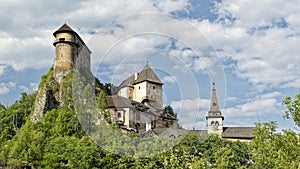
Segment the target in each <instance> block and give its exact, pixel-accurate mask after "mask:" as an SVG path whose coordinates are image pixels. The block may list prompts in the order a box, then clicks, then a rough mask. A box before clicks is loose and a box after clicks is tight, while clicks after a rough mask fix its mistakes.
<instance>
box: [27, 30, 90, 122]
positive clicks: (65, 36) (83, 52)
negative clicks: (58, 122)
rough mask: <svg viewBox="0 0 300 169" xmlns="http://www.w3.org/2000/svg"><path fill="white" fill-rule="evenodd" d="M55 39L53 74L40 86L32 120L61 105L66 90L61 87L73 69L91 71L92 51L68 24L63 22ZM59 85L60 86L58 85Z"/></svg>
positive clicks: (55, 33)
mask: <svg viewBox="0 0 300 169" xmlns="http://www.w3.org/2000/svg"><path fill="white" fill-rule="evenodd" d="M53 36H54V37H55V41H54V43H53V45H54V46H55V58H54V65H53V74H51V75H50V76H51V78H52V77H53V79H54V80H55V81H56V82H53V81H52V80H51V78H49V77H48V79H47V80H46V82H45V83H44V84H43V85H41V86H39V89H38V96H37V99H36V102H35V107H34V113H33V115H32V116H31V118H30V120H31V121H38V120H40V118H41V117H42V115H43V114H44V113H46V112H47V111H48V110H52V109H54V108H56V107H58V106H59V104H60V103H61V102H62V95H63V93H64V92H65V91H62V89H61V88H60V87H61V86H60V85H61V83H62V79H63V77H64V76H65V75H67V74H68V73H70V72H71V71H72V70H74V69H77V70H83V69H84V70H87V71H90V60H91V59H90V55H91V51H90V50H89V48H88V47H87V46H86V45H85V43H84V41H83V40H82V39H81V38H80V36H79V35H78V34H77V33H76V32H75V31H73V30H72V29H71V28H70V27H69V26H68V25H67V24H63V25H62V26H61V27H60V28H59V29H58V30H57V31H55V32H54V33H53ZM57 85H58V86H57Z"/></svg>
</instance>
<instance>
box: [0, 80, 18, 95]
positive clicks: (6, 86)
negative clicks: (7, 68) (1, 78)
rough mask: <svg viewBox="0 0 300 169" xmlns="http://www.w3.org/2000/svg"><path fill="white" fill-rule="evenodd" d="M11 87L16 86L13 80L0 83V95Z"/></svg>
mask: <svg viewBox="0 0 300 169" xmlns="http://www.w3.org/2000/svg"><path fill="white" fill-rule="evenodd" d="M13 87H16V83H14V82H7V83H0V95H3V94H6V93H8V92H9V91H10V88H13Z"/></svg>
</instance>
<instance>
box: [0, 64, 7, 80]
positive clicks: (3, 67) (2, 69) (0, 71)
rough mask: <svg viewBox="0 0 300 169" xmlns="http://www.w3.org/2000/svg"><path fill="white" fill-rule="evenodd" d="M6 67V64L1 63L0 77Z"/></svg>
mask: <svg viewBox="0 0 300 169" xmlns="http://www.w3.org/2000/svg"><path fill="white" fill-rule="evenodd" d="M5 68H6V66H5V65H1V64H0V77H1V75H2V74H3V73H4V70H5Z"/></svg>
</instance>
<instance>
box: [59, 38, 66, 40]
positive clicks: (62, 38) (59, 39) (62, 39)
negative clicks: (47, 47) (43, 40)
mask: <svg viewBox="0 0 300 169" xmlns="http://www.w3.org/2000/svg"><path fill="white" fill-rule="evenodd" d="M58 40H59V41H65V40H66V39H65V38H59V39H58Z"/></svg>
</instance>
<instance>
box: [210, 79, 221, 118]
mask: <svg viewBox="0 0 300 169" xmlns="http://www.w3.org/2000/svg"><path fill="white" fill-rule="evenodd" d="M208 116H209V117H212V116H213V117H222V118H223V119H224V117H223V116H222V113H221V110H220V107H219V104H218V98H217V94H216V86H215V83H213V87H212V92H211V102H210V109H209V111H208Z"/></svg>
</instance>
